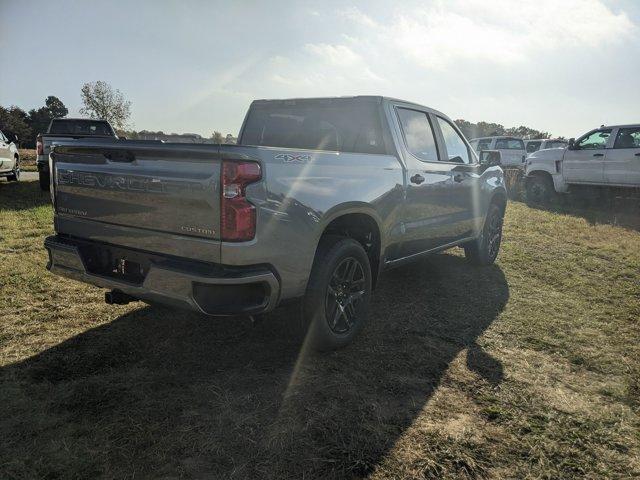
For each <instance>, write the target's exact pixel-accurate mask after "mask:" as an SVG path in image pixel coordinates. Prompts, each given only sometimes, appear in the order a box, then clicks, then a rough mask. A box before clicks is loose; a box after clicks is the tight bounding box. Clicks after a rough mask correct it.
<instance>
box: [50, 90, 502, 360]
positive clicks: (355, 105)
mask: <svg viewBox="0 0 640 480" xmlns="http://www.w3.org/2000/svg"><path fill="white" fill-rule="evenodd" d="M496 153H497V152H490V151H483V152H481V154H480V158H478V157H477V156H476V153H475V152H474V151H473V149H472V148H471V147H470V146H469V143H468V142H467V140H466V139H465V138H464V137H463V135H462V134H461V133H460V131H459V130H458V129H457V128H456V126H455V124H454V123H453V122H452V121H451V120H450V119H449V118H448V117H447V116H445V115H444V114H442V113H440V112H437V111H435V110H432V109H430V108H427V107H423V106H420V105H416V104H414V103H410V102H405V101H401V100H395V99H391V98H385V97H373V96H361V97H342V98H318V99H295V100H257V101H254V102H253V103H252V104H251V107H250V109H249V111H248V113H247V115H246V117H245V120H244V123H243V126H242V129H241V131H240V135H239V141H238V144H237V145H185V144H170V143H167V144H151V145H150V144H148V143H145V142H140V141H121V142H117V143H112V144H110V145H107V144H96V143H95V142H93V141H91V140H88V139H80V140H77V141H75V142H73V143H72V144H67V145H61V146H56V147H55V148H54V151H53V153H52V154H51V155H50V165H51V171H52V173H53V181H52V197H53V205H54V210H55V216H54V222H55V231H56V234H55V235H54V236H51V237H48V238H47V239H46V241H45V246H46V248H47V250H48V252H49V263H48V266H47V267H48V268H49V270H51V271H52V272H54V273H57V274H60V275H63V276H66V277H71V278H75V279H78V280H80V281H83V282H87V283H90V284H94V285H97V286H99V287H103V288H107V289H109V291H108V292H107V293H106V299H107V302H109V303H126V302H128V301H131V300H143V301H146V302H149V303H153V302H161V303H165V304H171V305H174V306H182V307H187V308H190V309H193V310H196V311H198V312H201V313H204V314H207V315H237V314H245V315H256V314H261V313H264V312H268V311H270V310H272V309H273V308H275V307H276V306H277V305H278V304H281V303H282V302H285V301H287V300H292V299H298V298H301V299H302V302H303V311H304V312H305V317H306V320H307V321H309V322H310V323H309V330H308V331H309V333H308V340H309V341H310V342H311V344H312V345H313V346H314V347H315V348H317V349H332V348H338V347H341V346H343V345H346V344H347V343H348V342H350V341H351V340H352V339H353V337H354V336H355V335H356V334H357V333H358V331H359V330H360V329H361V328H362V327H363V325H364V323H365V321H366V319H367V316H368V305H369V300H370V296H371V292H372V288H373V287H374V286H375V284H376V281H377V279H378V276H379V274H380V273H381V272H382V271H383V270H385V269H387V268H391V267H396V266H399V265H402V264H404V263H407V262H410V261H413V260H417V259H420V258H422V257H423V256H424V255H426V254H431V253H434V252H438V251H441V250H444V249H447V248H451V247H454V246H459V247H463V248H464V250H465V253H466V256H467V257H468V259H469V260H471V261H472V262H473V263H476V264H481V265H488V264H491V263H492V262H493V261H494V260H495V258H496V256H497V254H498V249H499V247H500V241H501V236H502V219H503V215H504V210H505V206H506V198H507V197H506V191H505V187H504V179H503V172H502V170H501V168H500V167H499V153H497V156H496V155H493V154H496Z"/></svg>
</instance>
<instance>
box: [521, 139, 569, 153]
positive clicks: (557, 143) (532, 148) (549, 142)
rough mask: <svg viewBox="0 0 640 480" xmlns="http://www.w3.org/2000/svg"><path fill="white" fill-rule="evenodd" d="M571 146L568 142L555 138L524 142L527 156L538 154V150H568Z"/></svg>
mask: <svg viewBox="0 0 640 480" xmlns="http://www.w3.org/2000/svg"><path fill="white" fill-rule="evenodd" d="M567 145H569V142H568V141H567V140H562V139H555V138H538V139H534V140H524V149H525V152H526V153H527V155H530V154H532V153H533V152H537V151H538V150H546V149H548V148H566V147H567Z"/></svg>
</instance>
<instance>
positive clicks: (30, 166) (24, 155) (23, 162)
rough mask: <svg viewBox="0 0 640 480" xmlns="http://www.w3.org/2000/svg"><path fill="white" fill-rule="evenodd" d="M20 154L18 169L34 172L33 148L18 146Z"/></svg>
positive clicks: (34, 158) (34, 152)
mask: <svg viewBox="0 0 640 480" xmlns="http://www.w3.org/2000/svg"><path fill="white" fill-rule="evenodd" d="M18 154H19V155H20V169H21V170H23V171H25V172H35V171H37V170H38V169H37V168H36V159H37V158H38V156H37V155H36V151H35V149H33V148H20V149H18Z"/></svg>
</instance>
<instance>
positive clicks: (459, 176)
mask: <svg viewBox="0 0 640 480" xmlns="http://www.w3.org/2000/svg"><path fill="white" fill-rule="evenodd" d="M462 180H464V176H463V175H462V174H461V173H456V174H454V175H453V181H454V182H458V183H460V182H461V181H462Z"/></svg>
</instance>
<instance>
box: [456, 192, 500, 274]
mask: <svg viewBox="0 0 640 480" xmlns="http://www.w3.org/2000/svg"><path fill="white" fill-rule="evenodd" d="M503 219H504V209H503V208H502V207H500V206H499V205H498V204H497V203H492V204H491V205H489V211H488V212H487V218H485V220H484V226H483V227H482V233H481V234H480V236H479V237H478V238H477V239H476V240H473V241H471V242H469V243H467V244H466V245H464V255H465V257H466V258H467V260H468V261H469V262H471V263H473V264H474V265H491V264H493V262H495V261H496V257H497V256H498V252H499V251H500V244H501V243H502V223H503Z"/></svg>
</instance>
